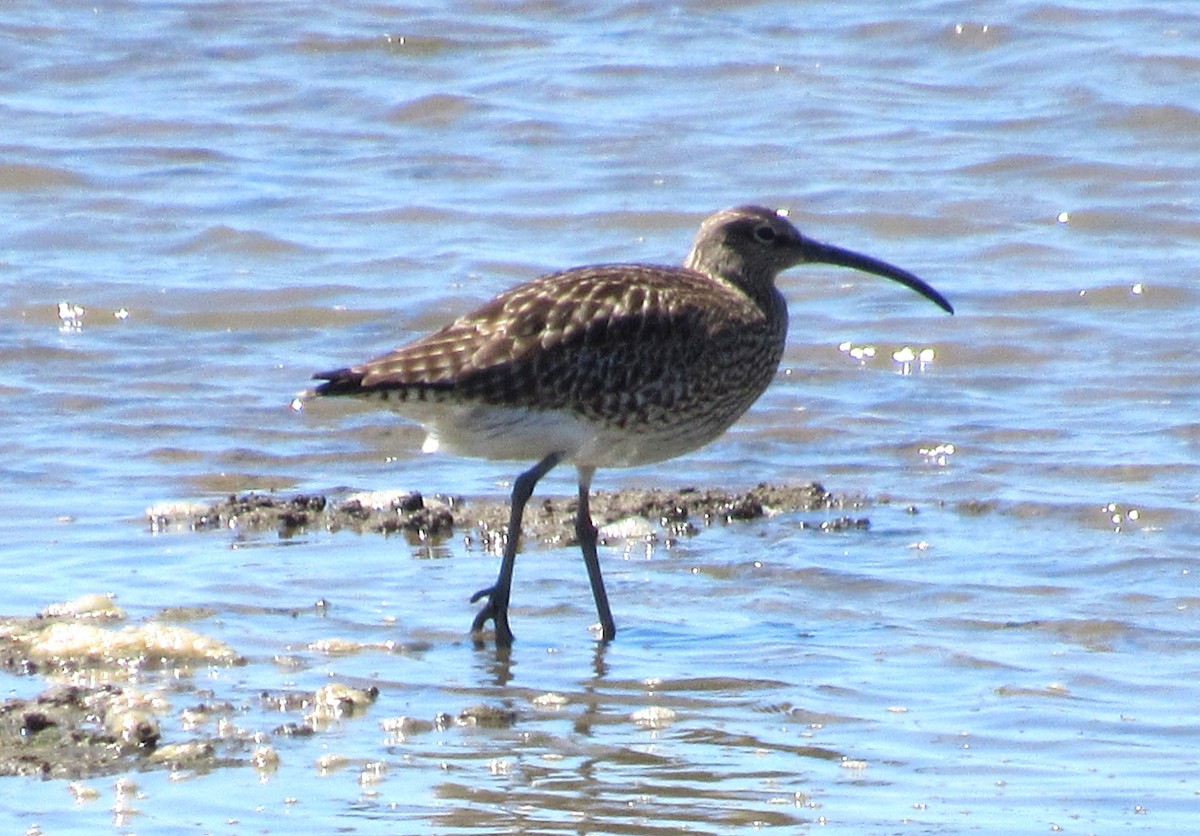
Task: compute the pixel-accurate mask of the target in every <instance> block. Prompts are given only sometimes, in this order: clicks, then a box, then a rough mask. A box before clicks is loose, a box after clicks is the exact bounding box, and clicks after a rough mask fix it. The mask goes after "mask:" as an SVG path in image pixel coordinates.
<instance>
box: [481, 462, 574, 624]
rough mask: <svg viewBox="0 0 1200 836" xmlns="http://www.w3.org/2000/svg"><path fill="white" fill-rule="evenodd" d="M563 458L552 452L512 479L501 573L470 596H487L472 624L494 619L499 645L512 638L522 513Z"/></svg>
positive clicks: (484, 622)
mask: <svg viewBox="0 0 1200 836" xmlns="http://www.w3.org/2000/svg"><path fill="white" fill-rule="evenodd" d="M560 461H562V454H560V453H551V454H550V455H548V456H546V458H544V459H542V460H541V461H540V462H538V463H537V464H535V465H534V466H533V467H531V468H529V470H526V471H525V472H524V473H522V474H521V475H520V476H518V477H517V478H516V480H515V481H514V482H513V490H512V506H511V508H510V510H509V516H508V539H507V541H505V543H504V558H503V559H502V560H501V561H500V574H499V576H497V578H496V584H495V585H494V586H491V587H488V588H487V589H481V590H479V591H478V592H476V593H475V594H474V595H472V596H471V602H472V603H474V602H476V601H478V600H479V599H480V598H487V599H488V600H487V603H486V604H484V605H483V608H482V609H481V610H480V611H479V614H478V615H477V616H475V621H474V622H473V623H472V624H471V632H473V633H478V632H481V631H482V630H483V625H484V624H486V623H487V622H488V621H489V620H491V621H492V622H493V623H494V624H495V625H496V646H497V647H510V646H511V645H512V642H513V634H512V630H511V629H510V628H509V626H508V600H509V594H510V593H511V592H512V578H513V567H514V566H515V565H516V562H517V545H518V543H519V541H520V539H521V517H522V516H523V515H524V513H525V503H526V502H528V501H529V497H530V496H532V495H533V488H534V486H535V485H537V483H538V480H539V479H541V478H542V477H543V476H545V475H546V474H547V473H549V472H550V471H551V470H552V469H553V468H554V466H555V465H556V464H558V463H559V462H560Z"/></svg>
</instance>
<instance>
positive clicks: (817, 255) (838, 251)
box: [804, 238, 954, 314]
mask: <svg viewBox="0 0 1200 836" xmlns="http://www.w3.org/2000/svg"><path fill="white" fill-rule="evenodd" d="M804 244H805V247H804V255H805V257H806V258H807V259H808V260H809V261H816V262H820V263H821V264H836V265H838V266H839V267H849V268H851V269H853V270H861V271H863V272H864V273H874V274H875V275H876V276H883V277H884V278H885V279H891V280H892V281H894V282H900V284H902V285H904V286H905V287H907V288H911V289H912V290H915V291H916V292H917V293H920V294H921V295H922V296H924V297H925V298H926V299H928V300H929V301H931V302H933V303H934V304H935V305H937V306H938V307H939V308H941V309H942V310H943V311H945V312H946V313H949V314H952V313H954V306H953V305H951V304H950V303H949V302H948V301H947V300H946V297H945V296H943V295H942V294H940V293H938V292H937V291H936V290H934V289H933V287H932V286H930V285H929V284H928V283H927V282H926V281H925V280H924V279H922V278H920V277H918V276H914V275H913V274H912V273H910V272H908V271H907V270H902V269H900V268H899V267H897V266H895V265H894V264H888V263H887V262H886V261H880V260H879V259H877V258H871V256H869V255H862V254H861V253H856V252H853V251H852V250H843V249H842V248H841V247H834V246H832V245H830V244H822V243H821V242H820V241H813V240H812V239H810V238H805V239H804Z"/></svg>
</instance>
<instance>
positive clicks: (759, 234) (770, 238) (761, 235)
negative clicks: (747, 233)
mask: <svg viewBox="0 0 1200 836" xmlns="http://www.w3.org/2000/svg"><path fill="white" fill-rule="evenodd" d="M775 237H776V232H775V228H774V227H772V226H769V225H767V224H763V225H762V226H756V227H754V238H755V240H757V241H758V242H759V243H760V244H773V243H775Z"/></svg>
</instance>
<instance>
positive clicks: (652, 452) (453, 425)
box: [397, 401, 725, 468]
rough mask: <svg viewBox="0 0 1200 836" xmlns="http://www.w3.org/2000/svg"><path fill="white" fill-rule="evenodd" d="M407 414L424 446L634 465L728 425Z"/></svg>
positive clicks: (478, 412) (482, 410)
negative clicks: (634, 425) (636, 425)
mask: <svg viewBox="0 0 1200 836" xmlns="http://www.w3.org/2000/svg"><path fill="white" fill-rule="evenodd" d="M397 411H399V412H400V413H401V414H402V415H404V416H405V417H407V418H410V419H412V420H414V421H416V422H417V423H419V424H421V425H422V426H424V427H425V430H426V432H427V433H428V435H427V437H426V439H425V444H424V445H423V447H422V449H423V450H424V451H425V452H427V453H430V452H434V451H438V450H445V451H447V452H451V453H454V454H456V455H461V456H473V457H477V458H484V459H498V460H505V461H526V462H534V461H540V460H541V459H543V458H545V457H546V456H548V455H550V454H551V453H559V454H560V455H562V457H563V460H564V461H565V462H569V463H571V464H575V465H579V466H591V467H597V468H604V467H634V466H637V465H642V464H651V463H653V462H659V461H663V460H665V459H670V458H674V457H675V456H679V455H682V454H684V453H687V452H690V451H692V450H695V449H696V448H698V447H701V446H703V445H704V444H706V443H708V442H709V441H711V440H712V439H713V438H715V437H716V436H718V435H720V434H721V432H723V431H724V429H725V427H723V426H722V427H719V428H713V429H712V430H709V431H705V432H701V433H699V434H698V433H697V430H696V428H694V427H664V428H661V429H657V430H655V431H646V430H624V429H621V428H619V427H613V426H606V425H603V424H598V423H594V422H591V421H587V420H586V419H584V418H581V417H579V416H576V415H573V414H570V413H565V412H556V411H544V410H530V409H523V408H519V407H501V406H486V405H467V404H453V403H448V402H445V401H443V402H441V403H436V404H423V403H412V402H408V403H404V404H403V406H401V407H399V408H398V410H397Z"/></svg>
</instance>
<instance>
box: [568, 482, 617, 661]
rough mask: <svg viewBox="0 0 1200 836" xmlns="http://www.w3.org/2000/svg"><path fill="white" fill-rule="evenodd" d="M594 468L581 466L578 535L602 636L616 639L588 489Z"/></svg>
mask: <svg viewBox="0 0 1200 836" xmlns="http://www.w3.org/2000/svg"><path fill="white" fill-rule="evenodd" d="M595 472H596V468H594V467H581V468H579V507H578V510H577V511H576V513H575V536H576V537H577V538H578V539H579V548H580V550H581V551H582V552H583V563H584V565H585V566H587V571H588V580H589V581H590V582H591V584H592V597H593V598H594V599H596V613H597V614H598V615H599V616H600V638H601V640H603V641H606V642H607V641H612V640H613V638H614V637H615V636H616V635H617V625H616V623H615V622H614V621H613V617H612V610H610V609H609V608H608V592H606V591H605V589H604V578H603V577H602V576H601V574H600V557H599V555H597V554H596V524H595V523H593V522H592V512H591V506H590V503H589V501H588V492H589V491H590V490H591V486H592V475H593V474H594V473H595Z"/></svg>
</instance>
